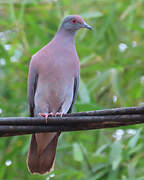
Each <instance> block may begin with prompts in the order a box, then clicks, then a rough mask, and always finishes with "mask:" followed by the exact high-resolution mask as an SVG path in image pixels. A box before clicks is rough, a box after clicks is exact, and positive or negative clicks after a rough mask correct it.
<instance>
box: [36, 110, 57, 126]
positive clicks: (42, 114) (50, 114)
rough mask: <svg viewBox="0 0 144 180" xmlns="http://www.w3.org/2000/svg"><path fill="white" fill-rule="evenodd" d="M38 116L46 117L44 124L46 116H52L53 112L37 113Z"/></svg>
mask: <svg viewBox="0 0 144 180" xmlns="http://www.w3.org/2000/svg"><path fill="white" fill-rule="evenodd" d="M39 115H40V116H42V117H45V118H46V124H47V123H48V117H49V116H54V115H55V114H54V113H52V112H51V113H39Z"/></svg>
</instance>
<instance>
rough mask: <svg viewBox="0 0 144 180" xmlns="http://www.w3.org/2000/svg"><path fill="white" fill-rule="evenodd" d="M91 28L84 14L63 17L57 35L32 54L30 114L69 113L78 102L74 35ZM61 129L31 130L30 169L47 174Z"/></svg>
mask: <svg viewBox="0 0 144 180" xmlns="http://www.w3.org/2000/svg"><path fill="white" fill-rule="evenodd" d="M81 28H87V29H91V26H89V25H88V24H87V23H86V22H85V21H84V20H83V19H82V17H81V16H79V15H69V16H67V17H65V18H64V20H63V21H62V23H61V25H60V27H59V29H58V31H57V32H56V35H55V36H54V38H53V39H52V40H51V41H50V42H49V43H48V44H47V45H45V46H44V47H43V48H42V49H40V50H39V51H38V52H37V53H36V54H34V55H33V56H32V58H31V61H30V65H29V73H28V103H29V113H30V116H31V117H39V116H44V117H46V123H47V124H48V116H53V115H57V114H58V115H63V114H66V113H70V112H71V111H72V107H73V105H74V103H75V100H76V97H77V92H78V87H79V79H80V64H79V58H78V55H77V51H76V48H75V43H74V36H75V33H76V32H77V30H79V29H81ZM59 135H60V133H59V132H48V133H36V134H32V138H31V143H30V148H29V151H28V158H27V164H28V169H29V171H30V172H31V173H39V174H46V173H49V172H50V171H51V170H53V168H54V161H55V155H56V147H57V142H58V137H59Z"/></svg>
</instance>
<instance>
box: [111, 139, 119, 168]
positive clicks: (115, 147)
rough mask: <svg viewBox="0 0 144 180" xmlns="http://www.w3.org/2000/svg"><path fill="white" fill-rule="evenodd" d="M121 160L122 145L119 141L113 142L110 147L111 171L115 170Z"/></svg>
mask: <svg viewBox="0 0 144 180" xmlns="http://www.w3.org/2000/svg"><path fill="white" fill-rule="evenodd" d="M121 160H122V145H121V141H115V142H114V143H113V144H112V146H111V152H110V158H109V162H110V164H111V165H112V170H116V169H117V168H118V166H119V164H120V162H121Z"/></svg>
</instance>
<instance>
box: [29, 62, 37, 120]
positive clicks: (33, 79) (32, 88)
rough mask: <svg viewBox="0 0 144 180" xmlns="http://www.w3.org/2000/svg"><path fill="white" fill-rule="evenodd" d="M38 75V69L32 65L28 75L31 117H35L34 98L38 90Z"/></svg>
mask: <svg viewBox="0 0 144 180" xmlns="http://www.w3.org/2000/svg"><path fill="white" fill-rule="evenodd" d="M37 80H38V73H37V70H36V68H34V67H33V66H32V63H31V64H30V69H29V75H28V102H29V114H30V117H33V116H34V106H35V104H34V96H35V92H36V88H37Z"/></svg>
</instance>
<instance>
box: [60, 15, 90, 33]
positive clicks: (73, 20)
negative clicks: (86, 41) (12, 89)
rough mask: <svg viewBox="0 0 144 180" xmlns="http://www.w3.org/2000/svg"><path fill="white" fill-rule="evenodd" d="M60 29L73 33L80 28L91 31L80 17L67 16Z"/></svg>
mask: <svg viewBox="0 0 144 180" xmlns="http://www.w3.org/2000/svg"><path fill="white" fill-rule="evenodd" d="M61 27H62V28H64V29H65V30H67V31H72V32H75V31H77V30H79V29H80V28H87V29H92V27H91V26H89V25H88V24H87V23H86V22H85V21H84V20H83V18H82V17H81V16H79V15H69V16H67V17H65V18H64V20H63V22H62V24H61Z"/></svg>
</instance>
